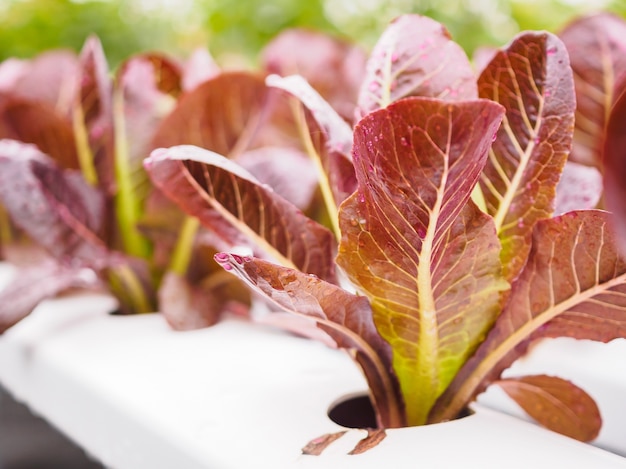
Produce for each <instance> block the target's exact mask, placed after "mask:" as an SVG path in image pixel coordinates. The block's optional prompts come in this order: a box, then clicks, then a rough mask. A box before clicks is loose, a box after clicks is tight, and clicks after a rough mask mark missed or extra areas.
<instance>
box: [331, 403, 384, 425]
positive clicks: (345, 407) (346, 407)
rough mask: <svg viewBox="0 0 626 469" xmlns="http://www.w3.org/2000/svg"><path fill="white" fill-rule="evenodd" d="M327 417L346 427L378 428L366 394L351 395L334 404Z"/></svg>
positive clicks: (372, 407)
mask: <svg viewBox="0 0 626 469" xmlns="http://www.w3.org/2000/svg"><path fill="white" fill-rule="evenodd" d="M328 417H329V418H330V419H331V420H332V421H333V422H335V423H336V424H339V425H341V426H342V427H348V428H378V423H377V422H376V412H374V406H373V405H372V401H371V400H370V398H369V396H367V395H359V396H352V397H349V398H347V399H343V400H341V401H339V402H338V403H336V404H334V405H333V406H332V407H331V408H330V409H329V410H328Z"/></svg>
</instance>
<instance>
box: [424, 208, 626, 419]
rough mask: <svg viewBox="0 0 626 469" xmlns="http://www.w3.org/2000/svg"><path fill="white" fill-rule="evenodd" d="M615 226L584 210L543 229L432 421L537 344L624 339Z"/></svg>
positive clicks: (624, 274) (625, 291)
mask: <svg viewBox="0 0 626 469" xmlns="http://www.w3.org/2000/svg"><path fill="white" fill-rule="evenodd" d="M609 222H610V215H609V214H608V213H606V212H602V211H598V210H585V211H577V212H569V213H566V214H564V215H562V216H559V217H556V218H552V219H547V220H541V221H539V222H538V223H537V225H536V226H535V229H534V232H533V240H532V249H531V251H530V254H529V258H528V263H527V264H526V266H525V268H524V270H522V272H521V274H520V275H519V277H518V278H517V279H516V281H515V282H514V283H513V285H512V288H511V294H510V296H509V298H508V301H507V304H506V306H505V308H504V310H503V312H502V313H501V315H500V316H499V318H498V320H497V322H496V324H495V326H494V327H493V329H492V330H491V331H490V333H489V335H488V336H487V339H486V340H485V341H484V342H483V343H482V344H481V346H480V347H479V348H478V350H477V351H476V353H475V354H474V356H473V357H472V358H471V359H470V360H469V361H468V362H467V363H466V365H465V366H464V367H463V368H462V370H461V371H460V372H459V374H458V375H457V377H456V378H455V380H454V381H453V383H452V384H451V386H450V387H449V389H448V390H447V391H446V393H445V394H444V395H443V396H442V398H441V399H440V402H439V403H438V405H437V407H436V410H435V412H434V413H433V414H432V415H431V420H432V421H441V420H442V419H444V420H445V419H446V418H453V417H454V415H455V412H458V411H459V410H461V409H462V408H463V407H464V406H465V405H467V403H468V402H469V401H470V400H471V399H473V398H474V397H475V396H476V395H477V394H478V393H479V392H482V391H483V390H484V389H485V387H486V386H487V385H488V384H489V383H491V382H493V381H494V380H497V379H498V377H499V376H500V374H501V373H502V371H503V370H504V369H505V368H506V367H508V366H509V365H510V364H511V363H512V362H513V361H514V360H515V359H517V358H518V357H519V356H520V355H521V354H522V353H523V352H524V351H525V349H526V345H527V343H528V341H529V340H531V339H535V338H540V337H557V336H567V337H573V338H576V339H592V340H599V341H603V342H607V341H609V340H612V339H615V338H618V337H626V314H624V311H625V306H626V300H625V298H626V263H625V262H624V261H623V260H621V259H620V258H619V255H618V253H617V250H616V247H615V238H614V235H613V234H612V232H611V230H610V229H609V226H608V225H609Z"/></svg>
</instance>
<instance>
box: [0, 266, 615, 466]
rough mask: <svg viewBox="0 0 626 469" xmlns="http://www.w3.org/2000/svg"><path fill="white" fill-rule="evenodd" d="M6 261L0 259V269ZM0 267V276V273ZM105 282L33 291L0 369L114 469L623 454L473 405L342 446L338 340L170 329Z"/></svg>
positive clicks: (563, 460)
mask: <svg viewBox="0 0 626 469" xmlns="http://www.w3.org/2000/svg"><path fill="white" fill-rule="evenodd" d="M2 273H4V274H6V273H7V271H6V269H4V270H3V266H2V265H0V275H2ZM0 281H1V278H0ZM112 306H113V302H112V300H111V299H110V298H108V297H105V296H93V295H91V296H75V297H67V298H63V299H58V300H54V301H49V302H46V303H45V304H42V305H41V306H40V307H39V308H38V309H37V310H36V311H35V312H34V313H33V314H32V315H31V316H29V317H28V318H26V319H25V320H24V321H22V322H21V323H20V324H18V325H17V326H15V327H14V328H12V329H11V330H9V331H8V332H7V333H6V334H4V335H3V336H0V382H2V384H3V385H5V386H6V387H7V388H8V389H9V390H10V391H11V392H12V393H13V394H14V395H15V396H16V397H17V398H18V399H19V400H21V401H24V402H26V403H27V404H28V405H29V406H30V407H31V408H32V409H33V410H35V411H36V412H37V413H39V414H40V415H41V416H43V417H44V418H46V419H47V420H49V421H50V422H51V423H53V424H54V425H55V426H57V427H58V428H59V429H61V430H62V431H63V432H65V433H66V434H67V435H68V436H70V437H71V438H72V439H73V440H75V441H76V442H78V443H79V444H80V445H82V446H83V447H84V448H85V449H86V450H87V451H88V452H90V453H91V454H92V455H93V456H94V457H95V458H97V459H99V460H100V461H102V462H103V463H104V464H105V465H106V466H107V467H111V468H116V469H143V468H145V469H161V468H162V469H173V468H184V469H196V468H210V469H244V468H245V469H252V468H268V469H270V468H271V469H280V468H301V467H304V468H324V469H328V468H341V469H350V468H358V469H370V468H371V469H374V468H376V469H378V468H381V467H390V468H391V467H393V468H394V469H402V468H415V467H421V468H429V469H430V468H433V469H434V468H460V467H463V468H481V469H485V468H494V469H495V468H503V467H506V468H520V469H521V468H524V469H526V468H533V469H537V468H555V467H567V468H568V469H571V468H584V469H588V468H604V469H611V468H626V459H625V458H622V457H620V456H617V455H615V454H613V453H609V452H607V451H604V450H601V449H598V448H595V447H593V446H590V445H585V444H582V443H578V442H576V441H574V440H570V439H568V438H565V437H561V436H560V435H557V434H554V433H551V432H549V431H547V430H543V429H541V428H539V427H537V426H535V425H533V424H530V423H527V422H524V421H522V420H520V419H517V418H514V417H510V416H508V415H505V414H502V413H498V412H495V411H492V410H489V409H485V408H483V407H481V406H476V413H475V414H474V415H473V416H470V417H467V418H465V419H461V420H458V421H455V422H449V423H445V424H439V425H431V426H427V427H416V428H408V429H400V430H389V431H388V436H387V438H386V439H385V440H384V441H383V442H382V443H381V444H380V445H379V446H377V447H376V448H374V449H372V450H370V451H369V452H367V453H365V454H364V455H358V456H348V455H347V454H346V453H347V452H348V451H349V450H350V449H352V447H353V446H354V445H355V444H356V442H357V440H358V439H360V438H361V437H362V436H363V431H360V430H351V431H349V432H348V434H347V435H345V436H344V437H342V438H341V439H339V440H338V441H336V442H335V443H333V444H332V445H331V446H330V447H329V448H328V449H327V450H326V452H325V453H324V454H323V455H322V456H320V457H314V456H303V455H301V452H300V449H301V448H302V446H304V445H305V444H306V443H307V442H308V441H309V440H311V439H313V438H315V437H318V436H320V435H322V434H324V433H328V432H334V431H338V430H341V428H340V427H339V426H338V425H336V424H334V423H333V422H331V421H330V420H329V419H328V418H327V417H326V412H327V409H328V407H329V405H330V404H331V403H332V402H335V401H336V400H337V399H338V398H340V397H342V396H344V395H346V394H351V393H354V392H359V391H363V390H364V389H365V384H364V381H363V378H362V377H361V375H360V374H359V372H358V370H357V368H356V367H355V366H354V365H353V364H352V362H351V360H350V359H349V358H348V357H347V356H346V355H344V354H342V353H341V352H338V351H335V350H331V349H329V348H327V347H325V346H323V345H321V344H319V343H316V342H313V341H308V340H304V339H300V338H296V337H292V336H290V335H287V334H284V333H281V332H277V331H274V330H271V329H269V328H265V327H260V326H255V325H252V324H248V323H244V322H238V321H232V320H231V321H226V322H223V323H221V324H219V325H217V326H215V327H213V328H210V329H204V330H200V331H193V332H173V331H171V330H169V329H168V327H167V325H166V324H165V321H164V320H163V319H162V318H161V317H160V316H159V315H142V316H132V317H120V316H110V315H108V314H107V311H108V310H109V309H110V308H111V307H112Z"/></svg>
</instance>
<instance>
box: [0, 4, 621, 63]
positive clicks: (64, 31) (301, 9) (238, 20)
mask: <svg viewBox="0 0 626 469" xmlns="http://www.w3.org/2000/svg"><path fill="white" fill-rule="evenodd" d="M162 4H169V5H170V6H169V9H166V8H163V6H162ZM146 5H149V6H150V8H146ZM159 5H161V6H159ZM598 8H602V9H606V10H610V11H614V12H616V13H619V14H621V15H624V16H626V0H595V1H594V0H586V1H582V0H447V1H446V2H442V1H440V0H307V1H306V2H304V1H300V0H195V1H192V0H178V1H170V2H169V3H168V2H167V1H165V0H158V1H157V0H152V1H151V2H150V1H145V0H143V3H142V2H141V1H140V0H135V1H129V0H107V1H102V0H100V1H95V0H82V1H77V0H0V15H1V17H2V20H0V60H1V59H4V58H6V57H9V56H17V57H29V56H32V55H34V54H36V53H38V52H40V51H42V50H45V49H50V48H57V47H68V48H71V49H74V50H78V49H80V47H81V45H82V43H83V42H84V40H85V38H86V37H87V36H88V35H89V34H91V33H95V34H97V35H98V36H99V37H100V38H101V40H102V42H103V44H104V48H105V50H106V51H107V56H108V58H109V61H110V62H111V64H113V65H114V64H116V63H119V61H120V60H121V59H123V58H125V57H127V56H129V55H131V54H132V53H134V52H137V51H141V50H147V49H152V50H155V49H158V50H162V51H165V52H174V53H176V52H181V51H185V52H186V53H188V52H189V51H190V50H191V49H192V48H193V47H195V46H208V47H209V49H210V50H211V52H212V53H213V54H214V55H215V56H216V58H217V59H218V61H220V62H222V63H225V62H232V61H233V57H237V59H235V62H236V63H241V61H242V59H241V57H244V58H246V59H244V61H245V60H247V61H250V60H255V58H256V54H257V52H258V51H259V50H260V49H261V48H262V47H263V45H265V44H266V43H267V41H269V40H270V39H271V38H272V37H274V36H275V35H276V34H278V32H280V31H281V30H284V29H285V28H290V27H297V26H301V27H308V28H311V29H317V30H322V31H326V32H329V33H332V34H336V35H340V36H344V37H349V38H352V39H353V40H355V41H357V42H359V43H361V44H362V45H364V46H365V47H368V48H369V47H371V46H372V45H373V43H374V42H375V40H376V39H377V38H378V36H379V35H380V33H381V32H382V31H383V29H384V28H385V27H386V25H387V24H388V22H389V21H390V20H391V19H393V18H394V17H396V16H398V15H400V14H402V13H421V14H425V15H428V16H430V17H432V18H435V19H437V20H439V21H441V22H442V23H444V24H445V25H446V26H447V28H448V29H449V30H450V32H451V34H452V36H453V38H454V39H455V40H456V41H457V42H459V43H460V44H461V45H462V46H463V47H464V48H465V49H466V51H467V52H468V53H470V54H471V53H472V51H473V50H474V49H475V48H476V47H478V46H481V45H502V44H505V43H507V42H509V41H510V40H511V38H512V37H513V36H514V35H515V34H516V33H517V32H519V31H521V30H528V29H547V30H550V31H558V30H560V29H561V28H562V27H563V25H564V24H565V23H566V22H567V21H569V20H571V19H572V18H573V17H575V16H578V15H581V14H583V13H584V12H587V11H591V10H593V9H598ZM303 53H306V51H303Z"/></svg>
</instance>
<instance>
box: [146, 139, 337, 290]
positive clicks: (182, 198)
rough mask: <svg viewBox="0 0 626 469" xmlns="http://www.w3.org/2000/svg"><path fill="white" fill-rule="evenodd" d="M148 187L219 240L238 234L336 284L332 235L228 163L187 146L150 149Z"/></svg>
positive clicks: (283, 259)
mask: <svg viewBox="0 0 626 469" xmlns="http://www.w3.org/2000/svg"><path fill="white" fill-rule="evenodd" d="M145 167H146V169H147V171H148V173H149V174H150V176H151V178H152V181H153V182H154V184H155V185H156V186H157V187H158V188H159V189H160V190H162V191H163V192H164V193H165V194H166V195H167V196H168V197H170V198H171V199H172V200H174V201H175V202H176V203H177V204H178V205H179V206H180V207H181V208H182V209H183V210H184V211H185V212H187V213H188V214H190V215H193V216H195V217H198V219H199V220H200V222H201V223H202V224H203V225H204V226H206V227H207V228H209V229H210V230H212V231H215V232H218V233H223V237H224V239H229V238H231V239H237V238H236V237H235V238H232V236H231V235H232V234H233V232H234V233H243V234H244V235H246V236H247V237H248V239H250V240H251V241H252V243H253V244H254V245H255V246H257V247H258V248H260V249H261V250H262V251H263V252H265V253H266V254H269V255H270V256H271V257H273V258H274V259H278V260H280V262H281V263H282V264H283V265H286V266H290V267H295V268H297V269H300V270H302V271H303V272H307V273H312V274H315V275H317V276H319V277H320V278H323V279H325V280H328V281H330V282H333V283H335V282H336V274H335V267H334V262H333V256H334V252H335V249H336V248H335V240H334V237H333V235H332V233H331V232H330V231H329V230H327V229H326V228H324V227H323V226H321V225H319V224H318V223H316V222H314V221H313V220H311V219H309V218H308V217H306V216H305V215H304V214H303V213H302V211H300V210H299V209H298V208H297V207H296V206H295V205H293V204H292V203H291V202H289V201H287V200H285V199H283V198H282V197H280V196H279V195H278V194H276V193H275V192H274V191H273V190H272V189H271V188H270V187H268V186H265V185H263V184H261V183H259V182H258V181H257V180H256V179H255V178H254V177H253V176H252V175H250V174H249V173H248V172H247V171H245V170H244V169H243V168H241V167H240V166H238V165H237V164H236V163H234V162H233V161H231V160H229V159H227V158H225V157H223V156H221V155H218V154H216V153H213V152H210V151H207V150H203V149H201V148H198V147H193V146H177V147H172V148H170V149H167V150H164V149H160V150H155V151H154V152H153V153H152V154H151V155H150V157H149V158H148V159H147V160H146V161H145Z"/></svg>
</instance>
